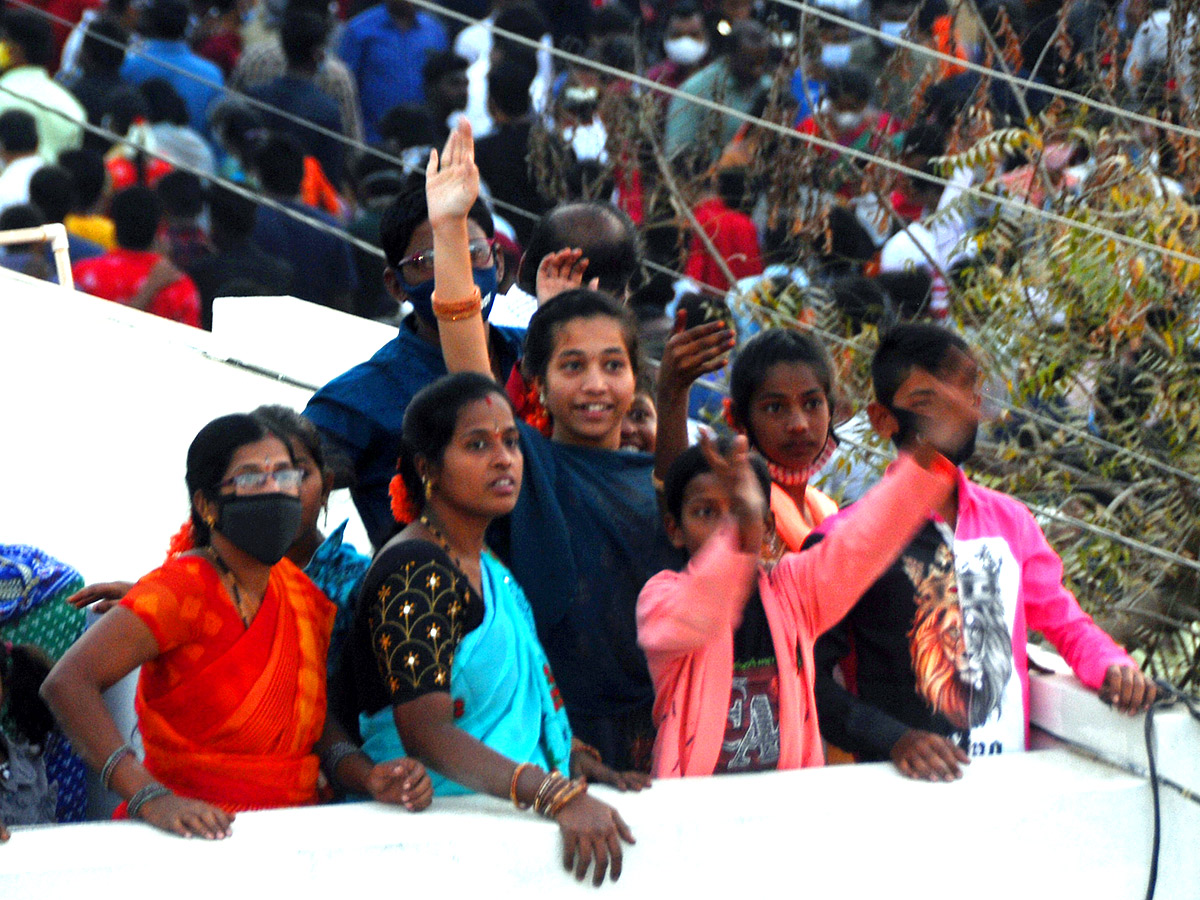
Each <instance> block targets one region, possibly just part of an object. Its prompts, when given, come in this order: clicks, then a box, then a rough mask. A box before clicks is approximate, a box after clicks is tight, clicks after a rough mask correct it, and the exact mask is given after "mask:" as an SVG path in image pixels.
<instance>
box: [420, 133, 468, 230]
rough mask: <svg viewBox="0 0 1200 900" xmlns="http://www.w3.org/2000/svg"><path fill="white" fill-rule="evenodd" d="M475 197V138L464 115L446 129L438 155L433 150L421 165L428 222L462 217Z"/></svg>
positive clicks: (463, 217)
mask: <svg viewBox="0 0 1200 900" xmlns="http://www.w3.org/2000/svg"><path fill="white" fill-rule="evenodd" d="M478 197H479V169H478V168H476V166H475V139H474V138H473V137H472V136H471V126H470V124H469V123H468V122H467V120H466V118H465V117H464V118H462V119H459V122H458V127H456V128H455V129H454V130H453V131H452V132H450V137H449V138H448V139H447V141H446V146H445V148H444V149H443V150H442V154H441V156H440V157H439V156H438V152H437V151H436V150H434V151H433V152H432V153H430V154H429V165H427V166H426V167H425V199H426V202H427V203H428V204H429V221H430V223H432V224H433V225H435V226H436V225H437V224H438V223H439V222H447V221H455V220H459V219H465V218H466V217H467V213H468V212H470V211H471V207H472V206H473V205H474V203H475V200H476V199H477V198H478Z"/></svg>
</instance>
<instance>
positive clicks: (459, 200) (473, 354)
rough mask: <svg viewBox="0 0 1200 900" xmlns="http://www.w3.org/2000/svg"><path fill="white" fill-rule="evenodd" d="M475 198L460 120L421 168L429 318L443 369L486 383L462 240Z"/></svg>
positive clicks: (471, 153)
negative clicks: (427, 230) (429, 264)
mask: <svg viewBox="0 0 1200 900" xmlns="http://www.w3.org/2000/svg"><path fill="white" fill-rule="evenodd" d="M478 196H479V169H478V168H476V166H475V141H474V139H473V138H472V137H471V126H470V125H469V124H468V123H467V120H466V118H465V117H464V118H463V119H461V120H459V123H458V127H457V128H455V129H454V131H452V132H451V133H450V137H449V139H448V140H447V141H446V147H445V149H444V150H443V151H442V154H441V156H440V157H439V156H438V152H437V151H436V150H434V151H433V152H432V153H431V154H430V155H429V165H428V166H427V167H426V169H425V198H426V201H427V203H428V205H429V224H430V226H431V227H432V228H433V283H434V291H433V313H434V315H435V316H437V318H438V337H439V339H440V341H441V345H442V357H443V358H444V359H445V360H446V368H447V369H448V370H449V371H450V372H478V373H480V374H481V375H486V376H488V377H489V378H492V377H494V376H493V374H492V364H491V361H490V359H489V356H488V342H487V329H486V326H485V325H484V322H483V312H482V309H481V304H480V297H479V288H477V287H476V286H475V279H474V276H473V275H472V273H471V252H470V249H469V245H470V240H469V238H468V235H467V214H468V213H469V212H470V211H471V206H472V205H473V204H474V203H475V200H476V198H478Z"/></svg>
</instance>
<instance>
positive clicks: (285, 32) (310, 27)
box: [279, 9, 329, 69]
mask: <svg viewBox="0 0 1200 900" xmlns="http://www.w3.org/2000/svg"><path fill="white" fill-rule="evenodd" d="M328 38H329V21H328V19H326V18H325V17H324V16H320V15H318V14H317V13H314V12H312V11H310V10H307V9H289V10H288V11H287V12H285V13H284V14H283V24H282V25H281V26H280V27H279V42H280V44H281V45H282V46H283V56H284V59H286V60H287V64H288V66H290V67H291V68H293V69H307V68H309V67H311V66H313V65H314V64H315V63H316V60H315V59H314V56H313V54H314V53H315V51H317V50H319V49H320V48H322V47H324V46H325V41H326V40H327V39H328Z"/></svg>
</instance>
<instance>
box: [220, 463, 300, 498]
mask: <svg viewBox="0 0 1200 900" xmlns="http://www.w3.org/2000/svg"><path fill="white" fill-rule="evenodd" d="M303 480H304V470H303V469H292V468H286V469H274V470H273V471H270V472H261V471H253V472H239V473H238V474H237V475H234V476H233V477H232V478H226V479H225V480H224V481H222V482H221V484H220V485H219V487H222V488H227V487H232V488H233V489H234V490H235V491H237V492H238V493H239V494H243V493H245V494H248V493H252V492H254V491H260V490H262V489H263V488H264V487H266V486H267V482H268V481H274V482H275V485H276V487H278V488H279V489H280V490H284V491H294V490H298V489H299V487H300V482H302V481H303Z"/></svg>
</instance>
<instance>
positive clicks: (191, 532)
mask: <svg viewBox="0 0 1200 900" xmlns="http://www.w3.org/2000/svg"><path fill="white" fill-rule="evenodd" d="M195 549H196V532H195V529H193V528H192V520H191V519H188V520H187V521H186V522H184V523H183V524H182V525H181V526H179V530H178V531H177V532H175V533H174V534H173V535H171V541H170V543H169V544H167V559H174V558H175V557H176V556H179V555H180V554H181V553H187V552H188V551H189V550H195Z"/></svg>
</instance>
